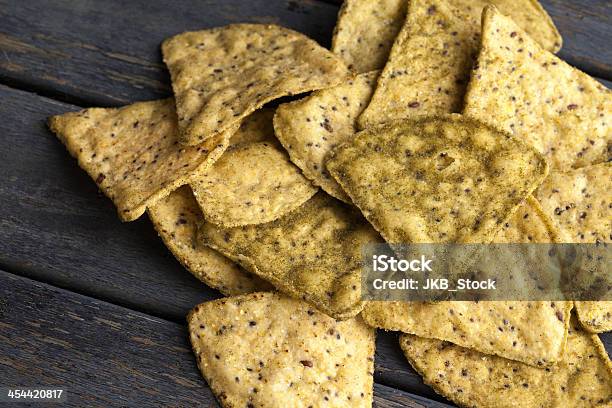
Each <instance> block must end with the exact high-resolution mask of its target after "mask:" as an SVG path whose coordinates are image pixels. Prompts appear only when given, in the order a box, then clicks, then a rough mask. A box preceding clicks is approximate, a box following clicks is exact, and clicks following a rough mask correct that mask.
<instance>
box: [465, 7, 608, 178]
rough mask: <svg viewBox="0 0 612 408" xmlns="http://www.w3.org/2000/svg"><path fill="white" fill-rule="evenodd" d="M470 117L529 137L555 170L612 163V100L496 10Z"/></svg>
mask: <svg viewBox="0 0 612 408" xmlns="http://www.w3.org/2000/svg"><path fill="white" fill-rule="evenodd" d="M464 114H465V115H468V116H472V117H475V118H477V119H480V120H482V121H484V122H486V123H489V124H491V125H493V126H496V127H498V128H501V129H504V130H506V131H508V132H510V133H513V134H515V135H517V136H518V137H521V138H523V139H524V140H525V141H526V142H528V143H530V144H532V145H533V146H534V147H535V148H536V149H538V150H539V151H540V152H542V153H543V154H544V155H545V156H546V158H547V159H548V160H549V163H550V166H551V169H553V170H559V171H563V170H569V169H570V168H571V167H574V168H577V167H582V166H586V165H589V164H596V163H600V162H605V161H608V160H610V150H609V148H610V146H611V145H612V129H611V128H610V124H609V118H610V116H611V115H612V93H611V92H610V91H609V90H608V89H606V88H605V87H604V86H603V85H601V84H600V83H599V82H597V81H595V80H594V79H593V78H591V77H589V76H588V75H586V74H584V73H582V72H580V71H579V70H577V69H576V68H573V67H571V66H569V65H568V64H567V63H565V62H564V61H562V60H561V59H559V58H557V57H556V56H554V55H553V54H551V53H549V52H547V51H545V50H543V49H542V48H541V47H540V46H539V45H538V44H537V43H536V42H535V41H533V40H532V39H531V38H529V36H528V35H527V34H525V32H524V31H522V30H521V29H520V28H519V27H518V26H517V25H516V24H515V23H514V22H513V21H512V20H511V19H509V18H508V17H505V16H503V15H502V14H501V13H500V12H498V11H497V10H496V9H495V8H493V7H490V8H487V9H486V10H485V12H484V14H483V35H482V46H481V50H480V55H479V57H478V63H477V65H476V66H475V68H474V71H473V73H472V79H471V81H470V84H469V87H468V91H467V94H466V98H465V109H464Z"/></svg>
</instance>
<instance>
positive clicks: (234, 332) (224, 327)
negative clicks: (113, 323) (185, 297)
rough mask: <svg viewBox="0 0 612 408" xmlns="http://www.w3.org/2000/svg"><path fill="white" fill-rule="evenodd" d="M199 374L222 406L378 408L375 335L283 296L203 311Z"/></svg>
mask: <svg viewBox="0 0 612 408" xmlns="http://www.w3.org/2000/svg"><path fill="white" fill-rule="evenodd" d="M187 321H188V323H189V333H190V339H191V344H192V347H193V351H194V353H195V355H196V359H197V363H198V367H199V368H200V371H201V372H202V375H203V376H204V378H205V379H206V381H207V382H208V384H209V385H210V388H211V389H212V390H213V392H214V394H215V396H216V397H217V399H218V400H219V402H220V404H221V406H223V407H278V408H285V407H295V406H303V407H308V406H310V407H314V406H317V407H318V406H324V405H325V406H338V407H340V406H351V407H364V408H365V407H371V406H372V394H373V392H372V390H373V372H374V347H375V344H374V340H375V332H374V330H373V329H371V328H369V327H368V326H367V325H365V324H364V323H363V321H362V320H361V318H359V317H357V318H354V319H350V320H346V321H342V322H338V321H335V320H334V319H332V318H330V317H329V316H326V315H325V314H323V313H321V312H319V311H317V310H315V309H314V308H312V307H310V306H309V305H308V304H306V303H304V302H302V301H299V300H295V299H291V298H289V297H286V296H283V295H280V294H276V293H253V294H250V295H243V296H236V297H230V298H226V299H220V300H216V301H213V302H206V303H202V304H200V305H198V306H196V307H195V308H194V309H193V310H192V311H191V312H190V313H189V316H188V317H187Z"/></svg>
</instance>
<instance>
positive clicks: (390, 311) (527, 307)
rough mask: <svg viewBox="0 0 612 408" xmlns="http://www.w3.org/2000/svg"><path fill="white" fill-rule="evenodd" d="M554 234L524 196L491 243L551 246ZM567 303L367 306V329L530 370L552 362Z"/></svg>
mask: <svg viewBox="0 0 612 408" xmlns="http://www.w3.org/2000/svg"><path fill="white" fill-rule="evenodd" d="M557 239H558V238H557V231H556V229H555V228H554V227H553V226H552V225H551V222H550V220H549V219H548V217H547V216H546V215H545V214H543V213H542V209H541V208H540V206H539V204H538V202H537V201H536V200H535V199H533V197H529V198H528V199H527V200H526V201H525V203H523V204H522V205H521V206H520V207H519V208H518V209H517V210H516V212H515V213H514V214H513V215H512V217H510V219H509V220H508V222H506V223H505V224H504V227H503V228H502V230H501V231H499V232H498V233H497V235H496V236H495V239H494V240H493V241H494V242H495V243H528V242H556V240H557ZM571 306H572V303H571V302H543V301H542V302H521V301H495V302H468V301H456V302H446V301H445V302H382V301H380V302H368V303H367V304H366V305H365V307H364V309H363V312H362V316H363V319H364V320H365V322H366V323H368V324H369V325H370V326H372V327H378V328H381V329H385V330H397V331H401V332H404V333H411V334H415V335H417V336H420V337H426V338H434V339H439V340H445V341H450V342H452V343H455V344H458V345H461V346H463V347H468V348H471V349H474V350H478V351H481V352H483V353H487V354H494V355H498V356H502V357H505V358H508V359H512V360H518V361H522V362H524V363H527V364H531V365H534V366H548V365H551V364H552V363H554V362H556V361H558V360H559V359H560V358H561V356H562V354H563V350H564V347H565V340H566V337H567V325H568V323H569V316H570V309H571Z"/></svg>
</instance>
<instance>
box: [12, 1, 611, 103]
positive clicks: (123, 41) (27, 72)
mask: <svg viewBox="0 0 612 408" xmlns="http://www.w3.org/2000/svg"><path fill="white" fill-rule="evenodd" d="M543 4H544V6H545V7H546V9H547V10H548V11H549V12H550V14H551V15H552V16H553V18H554V20H555V22H556V23H557V25H558V27H559V29H560V31H561V33H562V35H563V37H564V47H563V50H562V52H561V54H560V55H561V57H563V58H565V59H567V60H568V61H569V62H570V63H572V64H575V65H577V66H579V67H580V68H582V69H583V70H586V71H587V72H589V73H591V74H593V75H597V76H600V77H603V78H604V79H606V78H607V79H612V50H611V49H610V47H609V43H610V41H611V35H610V28H609V22H608V16H609V15H610V8H611V6H610V2H607V1H605V0H596V1H589V0H580V1H569V0H564V1H562V0H546V1H544V2H543ZM41 10H44V18H41V17H40V16H41ZM337 12H338V7H337V5H335V4H330V3H325V2H322V1H314V0H308V1H295V0H291V1H289V0H253V1H240V0H227V1H223V2H219V1H200V2H192V1H190V0H177V1H174V2H172V4H171V5H170V3H167V2H162V1H159V0H155V1H145V0H135V1H129V2H126V1H122V0H107V1H104V2H99V1H98V2H97V1H71V0H53V1H45V0H30V1H14V0H12V1H10V0H0V81H3V82H4V83H5V84H9V85H12V86H14V87H22V88H24V89H34V90H36V91H37V92H39V93H41V94H44V95H48V96H53V97H54V98H56V99H58V98H59V99H61V100H66V101H71V102H73V103H76V104H79V105H83V106H85V105H100V106H111V105H113V106H114V105H120V104H125V103H128V102H133V101H136V100H145V99H155V98H159V97H164V96H167V95H169V94H170V88H169V86H168V75H167V73H166V70H165V67H164V66H163V63H162V61H161V56H160V51H159V45H160V43H161V41H162V40H163V39H165V38H166V37H168V36H171V35H173V34H177V33H180V32H182V31H186V30H195V29H202V28H209V27H215V26H220V25H224V24H229V23H236V22H247V21H248V22H260V23H276V24H281V25H284V26H287V27H290V28H293V29H296V30H298V31H301V32H303V33H305V34H307V35H309V36H311V37H313V38H314V39H316V40H317V41H319V42H321V43H322V44H323V45H327V44H328V43H329V42H330V38H331V32H332V30H333V27H334V25H335V20H336V15H337Z"/></svg>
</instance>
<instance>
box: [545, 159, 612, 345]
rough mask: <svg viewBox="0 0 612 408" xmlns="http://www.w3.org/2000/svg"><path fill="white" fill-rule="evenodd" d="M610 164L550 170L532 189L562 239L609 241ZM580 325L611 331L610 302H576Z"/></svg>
mask: <svg viewBox="0 0 612 408" xmlns="http://www.w3.org/2000/svg"><path fill="white" fill-rule="evenodd" d="M611 180H612V164H611V163H601V164H597V165H594V166H588V167H583V168H581V169H577V170H571V171H568V172H563V173H551V174H550V175H549V176H548V178H546V180H545V181H544V183H543V184H542V185H541V186H540V187H539V188H538V190H537V191H536V193H535V194H536V196H537V197H538V199H539V200H540V202H541V203H542V206H543V208H544V210H545V211H546V213H547V214H548V215H549V216H550V217H551V218H552V219H553V221H554V222H555V224H556V226H557V227H558V228H559V229H560V230H561V231H562V234H563V235H562V236H563V241H564V242H582V243H595V242H610V241H612V236H611V235H610V234H611V233H612V196H611V195H610V181H611ZM576 311H577V312H578V319H579V320H580V323H581V324H582V326H583V327H584V328H585V329H586V330H588V331H591V332H596V333H601V332H605V331H611V330H612V302H611V301H582V302H580V301H577V302H576Z"/></svg>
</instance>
